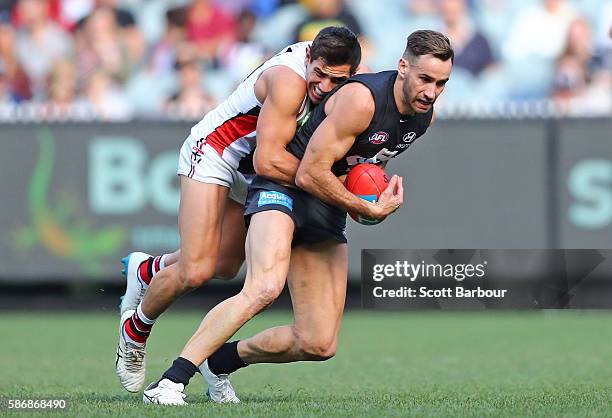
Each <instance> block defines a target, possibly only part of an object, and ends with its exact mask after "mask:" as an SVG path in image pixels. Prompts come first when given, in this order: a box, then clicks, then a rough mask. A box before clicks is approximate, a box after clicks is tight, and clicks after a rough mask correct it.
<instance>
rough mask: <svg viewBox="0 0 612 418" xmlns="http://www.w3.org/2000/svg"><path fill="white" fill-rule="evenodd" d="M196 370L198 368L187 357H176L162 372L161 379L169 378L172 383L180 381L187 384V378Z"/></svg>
mask: <svg viewBox="0 0 612 418" xmlns="http://www.w3.org/2000/svg"><path fill="white" fill-rule="evenodd" d="M197 371H198V368H197V367H196V366H195V364H193V363H192V362H190V361H189V360H187V359H184V358H183V357H178V358H177V359H176V360H174V362H173V363H172V366H171V367H170V368H169V369H168V370H166V371H165V372H164V374H163V375H162V379H170V380H172V381H173V382H174V383H182V384H183V385H185V386H187V384H189V379H191V378H192V377H193V375H194V374H196V372H197Z"/></svg>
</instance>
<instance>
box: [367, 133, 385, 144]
mask: <svg viewBox="0 0 612 418" xmlns="http://www.w3.org/2000/svg"><path fill="white" fill-rule="evenodd" d="M388 139H389V134H388V133H386V132H383V131H378V132H376V133H375V134H372V135H371V136H370V137H369V138H368V141H370V142H371V143H372V144H374V145H379V144H382V143H384V142H387V140H388Z"/></svg>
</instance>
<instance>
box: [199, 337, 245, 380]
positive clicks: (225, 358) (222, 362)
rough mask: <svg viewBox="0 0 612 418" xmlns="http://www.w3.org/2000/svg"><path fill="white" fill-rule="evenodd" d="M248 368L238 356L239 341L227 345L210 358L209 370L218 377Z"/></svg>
mask: <svg viewBox="0 0 612 418" xmlns="http://www.w3.org/2000/svg"><path fill="white" fill-rule="evenodd" d="M246 366H248V364H246V363H245V362H244V361H242V359H241V358H240V356H239V355H238V341H234V342H231V343H225V344H223V345H222V346H221V348H219V349H218V350H217V351H215V352H214V353H213V354H212V355H211V356H210V357H209V358H208V368H209V369H210V371H211V372H213V373H214V374H216V375H217V376H218V375H220V374H230V373H233V372H235V371H236V370H238V369H241V368H243V367H246Z"/></svg>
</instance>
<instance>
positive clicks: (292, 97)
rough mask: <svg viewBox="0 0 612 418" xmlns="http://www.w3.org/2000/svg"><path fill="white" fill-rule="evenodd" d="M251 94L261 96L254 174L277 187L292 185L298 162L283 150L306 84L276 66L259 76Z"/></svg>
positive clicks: (300, 104)
mask: <svg viewBox="0 0 612 418" xmlns="http://www.w3.org/2000/svg"><path fill="white" fill-rule="evenodd" d="M255 91H256V93H260V94H261V95H262V96H264V98H263V105H262V107H261V111H260V112H259V117H258V119H257V147H256V148H255V154H254V156H253V165H254V167H255V172H256V173H257V174H259V175H260V176H264V177H267V178H270V179H272V180H275V181H277V182H279V183H283V184H294V183H295V173H296V171H297V167H298V164H299V160H298V159H297V158H296V157H295V156H294V155H293V154H291V153H290V152H288V151H287V149H286V146H287V144H288V143H289V142H290V141H291V139H292V138H293V136H294V135H295V129H296V125H297V122H296V118H297V115H298V112H299V111H300V107H301V106H302V102H303V101H304V97H305V96H306V83H305V82H304V79H303V78H301V77H300V76H299V75H297V74H296V73H295V72H293V71H292V70H291V69H289V68H287V67H284V66H277V67H272V68H270V69H268V70H266V71H265V72H264V73H263V74H262V76H261V78H260V79H259V80H258V81H257V83H256V85H255ZM258 97H261V96H259V95H258ZM260 100H261V99H260Z"/></svg>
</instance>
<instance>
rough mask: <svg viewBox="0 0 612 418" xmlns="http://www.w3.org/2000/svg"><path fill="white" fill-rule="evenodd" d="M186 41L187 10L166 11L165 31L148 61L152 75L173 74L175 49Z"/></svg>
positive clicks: (179, 8)
mask: <svg viewBox="0 0 612 418" xmlns="http://www.w3.org/2000/svg"><path fill="white" fill-rule="evenodd" d="M186 40H187V9H186V8H185V7H177V8H173V9H169V10H167V11H166V30H165V32H164V34H163V36H162V38H161V39H160V40H159V41H158V42H157V43H156V44H155V46H154V47H153V49H152V51H151V56H150V59H149V63H150V67H151V68H150V70H151V71H152V72H153V73H156V74H161V75H167V74H169V73H171V72H173V71H174V70H175V69H176V68H175V63H176V57H177V49H178V48H179V46H180V45H181V44H182V43H184V42H186Z"/></svg>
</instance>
